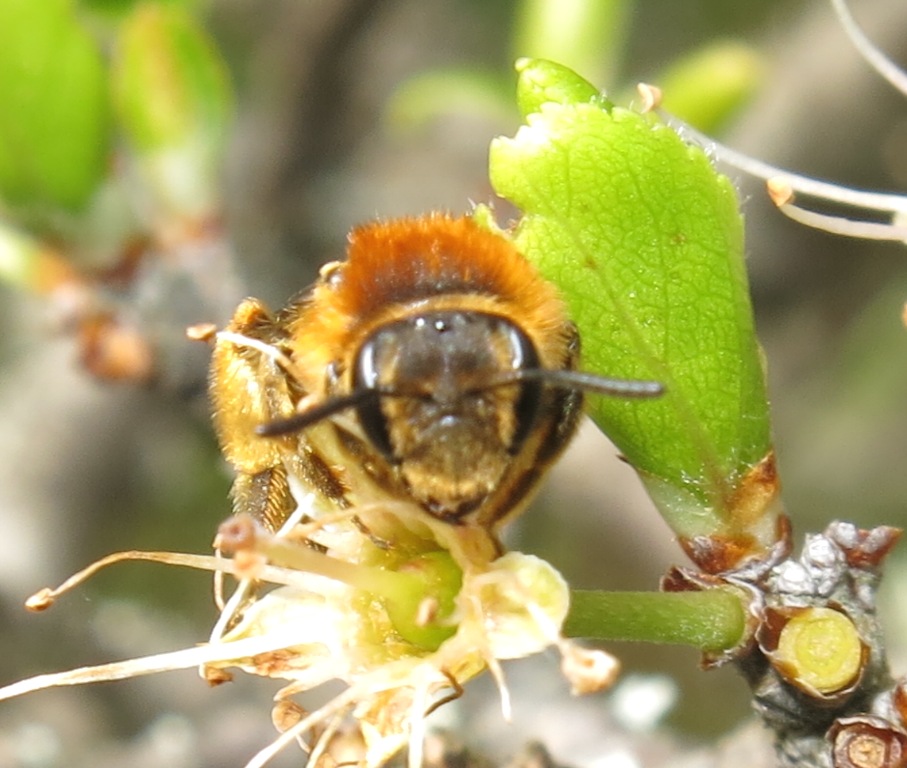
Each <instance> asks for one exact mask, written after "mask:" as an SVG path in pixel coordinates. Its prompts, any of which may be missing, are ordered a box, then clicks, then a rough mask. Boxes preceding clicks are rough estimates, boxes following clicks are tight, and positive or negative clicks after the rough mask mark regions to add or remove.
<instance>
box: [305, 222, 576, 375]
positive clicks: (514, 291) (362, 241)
mask: <svg viewBox="0 0 907 768" xmlns="http://www.w3.org/2000/svg"><path fill="white" fill-rule="evenodd" d="M428 299H431V300H432V301H433V302H436V308H440V306H439V305H438V304H437V302H444V301H445V300H446V301H449V302H451V304H455V305H456V307H457V308H462V307H464V306H465V307H466V308H468V309H473V310H476V311H484V312H489V313H492V314H500V315H502V316H504V317H507V318H511V319H513V320H514V321H516V322H518V323H519V324H520V326H521V327H523V328H524V329H525V330H526V332H527V334H528V335H529V336H530V337H531V338H532V339H533V342H534V343H535V344H536V345H537V347H538V348H539V353H540V357H541V358H542V361H543V363H544V364H551V365H553V364H554V360H553V358H554V357H556V353H555V352H554V350H555V349H560V348H561V347H562V345H563V339H562V338H561V333H562V331H563V324H564V307H563V304H562V302H561V300H560V297H559V296H558V294H557V291H556V289H555V288H554V287H553V286H552V285H551V284H550V283H548V281H546V280H545V279H544V278H543V277H542V276H541V275H540V274H539V273H538V271H537V270H536V268H535V267H534V266H533V265H532V264H530V263H529V262H528V261H527V260H526V259H525V258H524V257H523V255H522V254H521V253H520V252H519V251H518V250H517V248H516V247H515V246H514V244H513V243H512V242H510V240H508V239H507V238H506V237H504V236H503V235H499V234H497V233H495V232H492V231H490V230H488V229H485V228H483V227H482V226H480V225H479V224H477V223H476V222H475V221H474V220H473V219H471V218H469V217H461V218H453V217H450V216H447V215H442V214H431V215H428V216H424V217H420V218H404V219H397V220H393V221H385V222H376V223H372V224H368V225H365V226H363V227H359V228H358V229H355V230H354V231H353V232H352V233H351V234H350V236H349V246H348V249H347V260H346V261H345V262H342V263H340V264H339V265H338V267H337V271H336V272H334V273H332V276H331V280H329V281H322V282H321V283H320V284H319V285H318V286H317V287H316V288H315V290H314V292H313V294H312V296H311V298H310V299H309V300H308V301H307V302H306V303H305V304H303V305H302V306H299V307H298V308H297V309H296V311H295V318H294V319H293V320H292V328H291V332H290V337H291V338H292V339H293V340H294V341H293V346H294V353H297V354H298V355H299V356H300V358H301V359H302V360H304V361H306V362H305V363H304V367H306V366H307V367H308V368H309V370H313V369H316V370H317V369H318V368H320V365H319V360H318V359H317V355H318V350H319V349H320V350H337V349H344V348H348V347H349V345H350V344H351V343H352V342H353V341H354V340H355V339H356V338H359V337H360V335H361V334H362V333H363V332H365V330H366V329H368V328H370V327H373V325H374V324H376V323H379V322H382V321H386V320H387V319H388V317H389V313H390V315H392V313H393V312H394V311H395V309H394V308H401V307H405V306H411V305H412V304H414V303H416V302H419V301H421V300H428ZM549 351H550V354H549Z"/></svg>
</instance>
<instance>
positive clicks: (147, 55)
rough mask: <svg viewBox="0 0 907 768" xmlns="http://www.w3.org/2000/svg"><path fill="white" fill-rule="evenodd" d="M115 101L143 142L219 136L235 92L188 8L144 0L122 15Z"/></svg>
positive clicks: (149, 145) (151, 145)
mask: <svg viewBox="0 0 907 768" xmlns="http://www.w3.org/2000/svg"><path fill="white" fill-rule="evenodd" d="M114 93H115V96H116V106H117V109H118V111H119V114H120V117H121V119H122V121H123V125H124V127H125V128H126V131H127V133H128V135H129V137H130V139H131V140H132V141H133V142H134V143H135V145H136V146H137V147H138V148H139V149H140V150H145V151H149V150H155V149H161V148H164V147H172V146H179V145H183V144H185V143H187V142H189V141H192V140H194V139H195V138H196V137H197V136H201V137H203V138H204V139H205V140H207V141H217V142H219V141H220V140H221V139H222V137H223V134H224V132H225V130H226V126H227V123H228V120H229V116H230V113H231V107H232V96H231V91H230V84H229V79H228V77H227V72H226V68H225V66H224V64H223V61H222V60H221V57H220V54H219V53H218V51H217V48H216V46H215V44H214V42H213V41H212V40H211V39H210V38H209V36H208V35H207V34H206V32H205V31H204V29H203V28H202V27H201V25H199V24H198V23H197V21H196V20H195V19H194V18H193V16H192V14H190V13H189V12H188V11H186V10H185V9H183V8H181V7H179V6H177V5H164V4H157V3H143V4H140V5H138V6H137V7H136V8H135V10H134V12H133V13H132V14H131V15H130V17H129V18H128V19H127V20H126V21H125V22H124V24H123V27H122V29H121V31H120V35H119V40H118V45H117V56H116V59H115V62H114Z"/></svg>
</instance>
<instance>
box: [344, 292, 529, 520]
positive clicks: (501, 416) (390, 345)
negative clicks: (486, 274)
mask: <svg viewBox="0 0 907 768" xmlns="http://www.w3.org/2000/svg"><path fill="white" fill-rule="evenodd" d="M537 367H538V355H537V353H536V351H535V346H534V345H533V343H532V341H531V340H530V339H529V338H528V337H527V336H526V334H525V333H524V332H523V331H522V330H521V329H520V328H519V326H517V325H515V324H514V323H513V322H511V321H510V320H508V319H506V318H504V317H500V316H496V315H489V314H485V313H482V312H471V311H469V310H444V311H438V312H432V311H419V312H416V313H415V314H414V315H412V316H410V317H406V318H404V319H401V320H396V321H394V322H392V323H388V324H387V325H385V326H382V327H380V328H379V329H377V330H376V331H375V332H374V333H373V334H372V335H371V336H370V337H368V338H367V339H366V340H365V342H364V343H363V344H362V346H361V347H360V348H359V351H358V353H357V355H356V359H355V364H354V372H353V381H354V388H355V389H360V390H365V389H371V390H376V391H378V392H388V393H393V394H392V395H389V396H384V397H377V398H373V399H371V400H369V401H367V402H366V403H365V404H363V405H362V406H360V407H359V408H358V409H357V416H358V418H359V423H360V425H361V427H362V429H363V431H364V432H365V434H366V436H367V437H368V439H369V442H370V444H371V446H372V447H373V448H374V449H375V450H378V451H380V452H381V454H382V456H383V458H384V459H385V460H386V461H387V462H389V463H390V464H391V465H393V466H395V467H397V468H398V471H399V474H400V477H401V479H402V480H403V482H404V483H405V484H406V486H407V488H408V489H409V492H410V493H411V494H412V496H413V498H414V499H416V500H417V501H418V502H419V503H420V504H421V505H423V506H424V507H425V508H426V509H428V510H430V511H431V512H432V513H433V514H436V515H438V516H440V517H444V518H446V519H455V518H457V517H460V516H462V515H464V514H467V513H469V512H471V511H473V510H474V509H476V508H477V507H479V506H480V505H481V503H482V502H483V500H485V499H486V498H488V497H490V496H491V495H492V494H493V492H494V490H495V488H496V487H497V486H498V485H500V483H501V480H502V478H503V477H504V475H505V474H506V472H507V470H508V468H509V467H510V465H512V464H513V463H514V462H515V457H517V456H518V455H519V452H520V451H521V450H522V448H523V445H524V444H525V441H526V438H527V436H528V435H529V434H530V432H531V430H532V428H533V427H534V425H535V423H536V418H537V416H538V415H539V410H540V409H541V407H542V402H543V398H542V392H541V388H540V385H539V383H538V382H536V381H528V382H520V383H515V384H510V385H507V386H498V387H488V382H490V381H494V379H495V377H497V376H499V375H500V373H501V372H502V371H519V370H522V369H525V368H533V369H534V368H537Z"/></svg>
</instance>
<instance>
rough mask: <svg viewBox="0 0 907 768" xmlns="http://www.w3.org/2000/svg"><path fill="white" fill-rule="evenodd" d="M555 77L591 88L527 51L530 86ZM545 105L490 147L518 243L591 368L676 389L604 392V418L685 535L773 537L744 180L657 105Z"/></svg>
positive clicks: (599, 407)
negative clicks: (758, 473)
mask: <svg viewBox="0 0 907 768" xmlns="http://www.w3.org/2000/svg"><path fill="white" fill-rule="evenodd" d="M546 78H549V79H551V78H554V79H555V82H550V83H548V85H547V90H546V92H547V93H549V94H568V95H569V94H577V93H579V94H582V93H586V94H588V87H584V86H583V85H582V83H583V82H584V81H582V80H581V78H579V77H578V76H577V75H575V74H574V73H572V72H569V71H565V70H563V69H562V68H554V69H552V68H551V67H550V64H549V63H546V62H541V63H535V62H530V63H523V64H522V65H521V73H520V80H521V86H519V87H518V90H519V88H521V87H525V86H524V85H523V82H524V81H525V80H527V79H531V80H534V81H544V80H545V79H546ZM565 81H566V82H565ZM576 81H580V82H576ZM533 88H534V89H535V90H536V91H538V90H539V88H540V86H539V85H538V82H536V84H535V85H534V86H533ZM520 101H521V103H525V100H523V99H520ZM530 101H531V100H530ZM536 108H537V111H535V112H534V113H532V114H528V115H527V116H526V122H527V124H526V125H524V126H523V127H521V128H520V129H519V131H518V132H517V134H516V136H515V137H514V138H498V139H496V140H495V141H494V142H493V143H492V146H491V165H490V174H491V181H492V184H493V186H494V188H495V190H496V191H497V193H498V194H499V195H501V196H503V197H505V198H507V199H508V200H510V201H512V202H513V203H514V204H516V205H517V206H518V207H519V208H520V209H522V211H523V214H524V216H523V219H522V220H521V221H520V223H519V226H518V228H517V230H516V232H515V235H514V239H515V242H516V244H517V245H518V247H520V249H521V250H522V251H523V252H524V253H525V254H526V256H527V257H528V258H529V259H531V260H532V261H534V262H535V263H536V264H537V265H538V266H539V268H540V269H541V270H542V272H543V274H544V275H545V276H546V277H548V278H549V279H551V280H552V281H554V282H555V283H556V284H557V285H559V286H560V288H561V290H562V291H563V293H564V295H565V298H566V300H567V303H568V305H569V308H570V311H571V315H572V317H573V319H574V321H575V322H576V323H577V325H578V327H579V329H580V333H581V336H582V338H583V344H584V356H583V367H584V368H585V369H586V370H591V371H594V372H597V373H602V374H605V375H608V376H622V377H626V378H634V379H655V380H658V381H661V382H662V383H663V384H664V385H665V386H666V388H667V394H666V395H664V396H663V397H662V398H660V399H658V400H653V401H635V400H621V399H617V398H593V399H592V402H591V407H590V413H591V415H592V417H593V419H594V420H595V421H596V423H598V425H599V426H600V427H601V428H602V429H603V430H604V431H605V432H606V433H607V434H608V435H609V436H610V437H611V439H612V440H613V441H614V442H615V443H616V444H617V446H618V447H619V448H620V450H621V451H622V452H623V453H624V454H625V456H626V457H627V459H628V460H629V461H630V463H631V464H633V465H634V466H635V467H636V468H637V470H638V471H639V472H640V474H641V476H642V477H643V479H644V481H645V482H646V483H647V486H648V488H649V491H650V493H651V494H652V496H653V498H654V499H655V501H656V503H657V504H658V505H659V507H660V510H661V512H662V514H663V515H664V516H665V517H666V519H667V520H668V522H669V524H671V525H672V527H673V528H674V529H675V531H677V532H678V533H679V534H680V535H682V536H684V537H693V536H701V535H713V534H722V535H730V536H738V534H739V535H744V536H750V537H751V538H753V537H754V538H755V539H757V540H758V541H759V545H758V546H757V548H758V547H762V548H765V547H767V546H769V545H770V544H771V542H772V541H773V540H774V537H775V526H774V523H775V520H774V517H773V516H772V515H771V514H768V513H767V512H766V509H764V508H763V507H767V506H768V502H767V501H766V500H765V499H763V498H762V497H761V496H760V497H759V498H758V499H757V500H756V502H755V503H753V502H752V501H751V499H750V498H749V497H748V495H747V488H746V485H747V482H746V478H747V473H748V472H749V471H750V470H751V469H752V468H753V467H755V466H757V465H758V464H759V462H761V461H762V460H763V459H764V458H765V457H766V455H767V454H769V451H770V447H771V444H770V437H769V419H768V406H767V403H766V396H765V387H764V380H763V371H762V363H761V357H760V352H759V348H758V345H757V342H756V338H755V336H754V331H753V317H752V311H751V307H750V300H749V293H748V286H747V280H746V272H745V269H744V264H743V226H742V219H741V215H740V213H739V211H738V205H737V198H736V195H735V191H734V188H733V185H732V184H731V183H730V181H729V180H728V179H727V178H725V177H724V176H721V175H720V174H718V173H716V171H715V170H714V168H713V167H712V165H711V163H710V162H709V160H708V158H707V157H706V156H705V154H704V153H703V152H702V151H701V150H700V149H698V148H694V147H689V146H687V145H685V144H684V143H683V142H682V141H681V140H680V138H679V137H678V136H677V135H676V134H675V133H674V132H673V131H671V130H670V129H669V128H667V127H666V126H664V125H662V124H660V123H658V122H657V121H655V120H654V119H652V118H651V116H646V115H640V114H637V113H634V112H630V111H628V110H625V109H620V108H609V107H608V105H607V104H604V105H602V104H600V103H597V102H596V100H595V99H592V100H590V99H589V98H588V96H586V97H584V98H583V99H582V100H580V101H575V100H571V99H569V98H567V99H564V98H563V97H561V100H559V101H549V102H547V103H543V104H540V105H536ZM768 496H771V498H774V496H773V491H772V492H771V493H769V494H768ZM763 502H765V504H763Z"/></svg>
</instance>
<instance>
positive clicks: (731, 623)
mask: <svg viewBox="0 0 907 768" xmlns="http://www.w3.org/2000/svg"><path fill="white" fill-rule="evenodd" d="M745 626H746V622H745V612H744V606H743V603H742V602H741V599H740V598H739V597H738V596H737V595H736V594H734V593H733V592H730V591H727V590H722V589H712V590H707V591H705V592H599V591H586V590H575V591H574V592H573V593H572V595H571V605H570V614H569V616H568V617H567V622H566V624H565V627H564V634H565V635H567V636H568V637H586V638H594V639H596V640H626V641H635V642H649V643H680V644H683V645H692V646H695V647H696V648H699V649H700V650H703V651H719V650H725V649H728V648H733V647H734V646H735V645H737V644H738V643H739V642H740V641H741V640H742V638H743V633H744V629H745Z"/></svg>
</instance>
